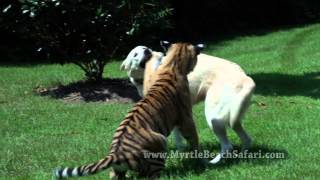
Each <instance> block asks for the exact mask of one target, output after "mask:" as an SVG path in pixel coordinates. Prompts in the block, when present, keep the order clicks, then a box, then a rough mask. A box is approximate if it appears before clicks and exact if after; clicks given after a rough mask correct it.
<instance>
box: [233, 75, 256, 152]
mask: <svg viewBox="0 0 320 180" xmlns="http://www.w3.org/2000/svg"><path fill="white" fill-rule="evenodd" d="M254 88H255V83H254V82H253V80H252V79H251V78H250V79H249V78H248V79H246V81H244V83H243V87H242V89H241V90H240V91H239V92H238V93H237V94H236V97H235V98H234V101H233V102H232V107H231V108H230V114H231V115H230V125H231V127H232V129H233V130H234V131H235V132H236V133H237V135H238V137H239V138H240V140H241V143H242V150H246V149H249V148H250V146H251V143H252V140H251V138H250V136H249V135H248V133H247V132H246V131H245V130H244V128H243V127H242V124H241V119H242V118H243V116H244V114H245V112H246V111H247V109H248V107H249V105H250V100H251V96H252V93H253V91H254ZM235 106H237V107H235Z"/></svg>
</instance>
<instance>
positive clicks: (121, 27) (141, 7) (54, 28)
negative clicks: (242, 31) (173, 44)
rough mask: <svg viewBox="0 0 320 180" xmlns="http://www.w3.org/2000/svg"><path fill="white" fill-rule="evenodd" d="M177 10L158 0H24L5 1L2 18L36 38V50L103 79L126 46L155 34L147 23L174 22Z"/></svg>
mask: <svg viewBox="0 0 320 180" xmlns="http://www.w3.org/2000/svg"><path fill="white" fill-rule="evenodd" d="M171 10H172V9H170V6H169V4H167V3H164V2H163V1H156V0H98V1H89V0H63V1H62V0H19V1H7V2H5V3H4V4H2V18H0V19H1V21H2V28H4V29H5V30H6V31H7V32H9V33H14V34H16V36H17V37H20V38H23V39H27V40H28V41H31V42H33V43H32V44H33V45H32V46H33V47H34V50H35V51H36V52H38V53H40V54H45V55H47V56H49V57H51V58H52V59H58V61H59V62H60V63H62V64H63V63H66V62H72V63H75V64H77V65H78V66H80V67H81V68H82V69H83V70H84V71H85V74H86V77H87V78H88V79H90V80H100V79H101V78H102V73H103V69H104V66H105V64H106V63H107V62H108V61H110V60H111V59H112V58H113V57H114V56H115V55H116V53H117V52H118V50H119V49H120V48H124V47H126V45H128V44H129V43H130V42H132V41H133V40H135V39H137V38H141V37H144V38H149V39H150V38H151V39H152V36H155V34H154V33H148V34H143V33H144V31H145V30H146V29H155V28H156V29H157V30H158V31H161V30H165V29H167V28H170V21H169V20H168V17H169V16H170V15H171ZM149 32H150V31H149ZM142 34H143V35H142Z"/></svg>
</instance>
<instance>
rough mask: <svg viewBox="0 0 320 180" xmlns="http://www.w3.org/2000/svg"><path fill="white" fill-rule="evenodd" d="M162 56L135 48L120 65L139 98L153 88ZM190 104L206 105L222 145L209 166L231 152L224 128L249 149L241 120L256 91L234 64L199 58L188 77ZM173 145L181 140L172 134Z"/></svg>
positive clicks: (180, 143) (249, 141) (217, 59)
mask: <svg viewBox="0 0 320 180" xmlns="http://www.w3.org/2000/svg"><path fill="white" fill-rule="evenodd" d="M162 57H163V54H162V53H160V52H155V51H152V50H151V49H150V48H147V47H145V46H137V47H135V48H134V49H133V50H131V52H130V53H129V54H128V56H127V58H126V59H125V60H124V61H123V63H122V65H121V68H120V69H122V70H126V71H128V76H129V78H130V81H131V82H132V83H133V84H134V85H135V86H136V87H137V89H138V92H139V94H140V95H141V96H143V94H145V93H146V92H147V90H148V88H149V87H150V85H151V84H152V74H153V72H154V71H155V70H156V69H157V67H158V66H159V65H160V66H161V60H162ZM188 80H189V87H190V93H191V96H192V97H191V98H192V102H193V104H196V103H198V102H200V101H203V100H204V101H205V116H206V120H207V123H208V125H209V126H210V128H211V129H213V131H214V133H215V134H216V135H217V137H218V139H219V141H220V143H221V152H220V154H219V155H217V156H216V157H215V158H214V159H213V160H211V161H210V163H217V162H219V161H220V160H221V158H222V157H223V155H224V153H226V152H228V151H230V150H232V148H233V146H232V144H231V143H230V141H229V140H228V137H227V134H226V126H230V127H231V128H232V129H233V130H234V131H235V132H236V133H237V135H238V136H239V138H240V140H241V142H242V149H243V150H244V149H248V148H249V147H250V145H251V138H250V137H249V135H248V134H247V133H246V131H245V130H244V129H243V127H242V125H241V119H242V117H243V115H244V113H245V111H246V110H247V109H248V106H249V101H250V99H251V96H252V93H253V91H254V88H255V83H254V81H253V80H252V79H251V78H250V77H249V76H247V75H246V74H245V72H244V71H243V70H242V69H241V67H240V66H238V65H237V64H235V63H232V62H230V61H227V60H225V59H221V58H218V57H213V56H209V55H206V54H199V55H198V63H197V65H196V67H195V68H194V70H193V72H191V73H190V74H189V75H188ZM174 135H175V140H176V145H177V147H178V148H180V147H181V146H183V143H182V140H183V139H182V136H181V134H180V132H179V131H178V130H175V131H174Z"/></svg>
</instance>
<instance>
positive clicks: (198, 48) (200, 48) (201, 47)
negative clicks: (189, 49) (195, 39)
mask: <svg viewBox="0 0 320 180" xmlns="http://www.w3.org/2000/svg"><path fill="white" fill-rule="evenodd" d="M194 47H195V49H196V53H197V54H200V52H201V51H202V50H203V49H204V44H197V45H195V46H194Z"/></svg>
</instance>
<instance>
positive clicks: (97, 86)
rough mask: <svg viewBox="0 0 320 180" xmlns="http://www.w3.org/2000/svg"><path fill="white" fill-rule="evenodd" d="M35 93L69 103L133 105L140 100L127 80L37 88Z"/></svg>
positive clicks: (84, 82) (85, 82)
mask: <svg viewBox="0 0 320 180" xmlns="http://www.w3.org/2000/svg"><path fill="white" fill-rule="evenodd" d="M34 91H35V92H36V93H37V94H40V95H42V96H50V97H52V98H56V99H62V100H63V101H64V102H67V103H78V102H104V103H133V102H137V101H138V100H139V99H140V96H139V94H138V92H137V90H136V88H135V87H134V86H133V85H132V84H131V83H130V81H128V80H126V79H104V80H102V81H101V82H98V83H93V82H88V81H79V82H75V83H72V84H69V85H65V86H63V85H59V86H55V87H50V88H44V87H36V88H35V89H34Z"/></svg>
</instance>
